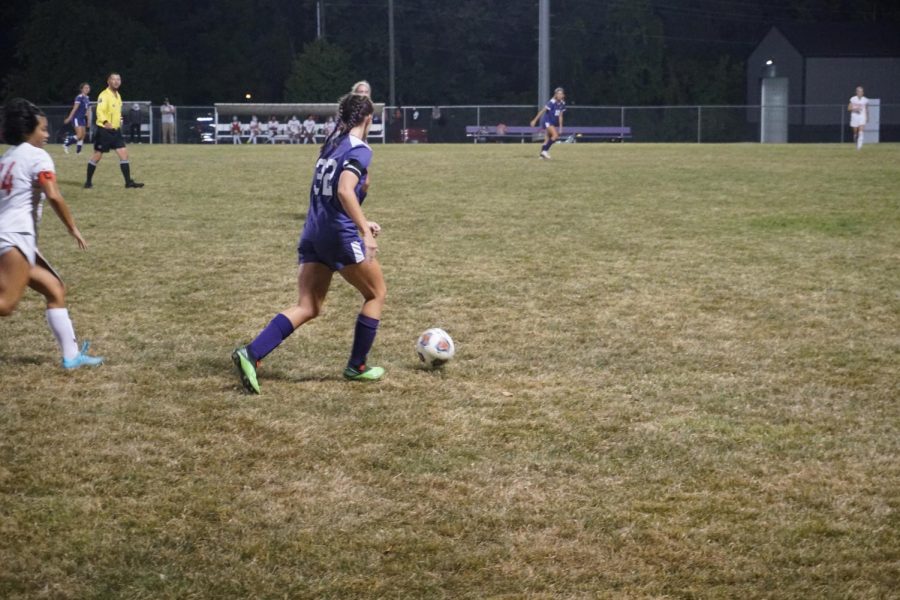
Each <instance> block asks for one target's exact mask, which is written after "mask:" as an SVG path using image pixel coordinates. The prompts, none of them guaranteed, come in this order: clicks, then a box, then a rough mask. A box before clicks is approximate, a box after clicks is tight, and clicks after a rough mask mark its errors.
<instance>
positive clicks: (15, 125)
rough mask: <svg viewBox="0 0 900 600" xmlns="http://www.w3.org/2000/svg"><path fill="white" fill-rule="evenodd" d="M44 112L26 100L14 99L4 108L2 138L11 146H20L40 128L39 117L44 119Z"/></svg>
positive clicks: (1, 116) (1, 126)
mask: <svg viewBox="0 0 900 600" xmlns="http://www.w3.org/2000/svg"><path fill="white" fill-rule="evenodd" d="M43 116H45V115H44V111H42V110H41V109H39V108H38V107H37V106H35V105H34V104H32V103H31V102H29V101H28V100H26V99H25V98H13V99H11V100H10V101H8V102H7V103H6V105H5V106H4V107H3V114H2V115H0V119H2V125H0V137H2V138H3V141H4V142H5V143H7V144H9V145H11V146H18V145H19V144H21V143H22V142H24V141H25V139H26V138H27V137H28V136H30V135H31V134H32V133H33V132H34V130H35V129H36V128H37V126H38V117H43Z"/></svg>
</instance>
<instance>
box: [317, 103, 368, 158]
mask: <svg viewBox="0 0 900 600" xmlns="http://www.w3.org/2000/svg"><path fill="white" fill-rule="evenodd" d="M374 112H375V105H374V104H372V100H371V99H370V98H369V97H368V96H363V95H362V94H353V93H350V94H345V95H344V96H341V99H340V100H339V101H338V111H337V118H336V119H335V127H334V131H332V132H331V135H329V136H328V137H327V138H325V141H324V142H322V151H321V152H320V153H319V155H320V156H321V155H322V154H324V153H325V152H326V150H327V149H328V148H330V146H331V144H332V143H333V141H334V140H336V139H337V138H340V137H342V136H345V135H347V134H348V133H350V130H351V129H353V128H354V127H356V126H357V125H359V124H360V123H362V122H363V121H365V120H366V117H368V116H369V115H371V114H372V113H374Z"/></svg>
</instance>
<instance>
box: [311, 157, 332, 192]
mask: <svg viewBox="0 0 900 600" xmlns="http://www.w3.org/2000/svg"><path fill="white" fill-rule="evenodd" d="M335 171H337V161H336V160H334V159H333V158H327V159H326V158H320V159H319V161H318V162H317V163H316V177H315V183H314V184H313V192H315V194H316V196H323V197H326V198H331V197H332V196H333V195H334V172H335Z"/></svg>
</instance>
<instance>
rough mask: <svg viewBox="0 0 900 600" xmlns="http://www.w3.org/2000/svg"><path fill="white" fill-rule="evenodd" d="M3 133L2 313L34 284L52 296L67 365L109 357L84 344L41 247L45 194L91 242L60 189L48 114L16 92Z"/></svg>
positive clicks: (76, 234)
mask: <svg viewBox="0 0 900 600" xmlns="http://www.w3.org/2000/svg"><path fill="white" fill-rule="evenodd" d="M2 119H3V122H2V124H0V136H2V139H3V141H4V142H5V143H7V144H10V146H11V147H10V148H9V149H8V150H7V151H6V152H5V153H4V154H3V156H2V157H0V317H7V316H9V315H11V314H12V313H13V312H14V311H15V310H16V306H18V304H19V300H21V299H22V295H23V294H24V293H25V287H26V286H27V287H30V288H31V289H33V290H35V291H36V292H38V293H39V294H41V295H42V296H44V298H46V300H47V313H46V314H47V324H48V325H49V326H50V330H51V331H52V332H53V335H54V337H55V338H56V341H57V343H58V344H59V347H60V349H61V350H62V366H63V368H64V369H77V368H79V367H84V366H96V365H99V364H101V363H103V358H101V357H99V356H90V355H89V354H88V353H87V349H88V346H89V345H90V344H89V343H88V342H85V343H84V345H83V346H82V347H81V350H79V349H78V342H77V338H76V337H75V328H74V327H73V325H72V320H71V319H70V318H69V310H68V309H67V308H66V287H65V285H63V282H62V279H61V278H60V276H59V275H58V274H57V272H56V271H55V270H53V267H51V266H50V263H48V262H47V260H46V259H45V258H44V257H43V256H42V255H41V252H40V250H38V247H37V231H38V225H39V224H40V221H41V214H42V212H43V206H44V199H45V198H46V199H47V201H49V202H50V206H52V207H53V210H54V211H56V214H57V216H58V217H59V219H60V220H61V221H62V222H63V223H64V224H65V226H66V229H68V231H69V234H70V235H71V236H72V237H73V238H75V241H76V242H77V243H78V247H79V248H81V249H82V250H84V249H85V248H87V242H85V241H84V238H83V237H81V232H80V231H78V227H77V226H76V225H75V219H74V218H73V217H72V213H71V212H70V211H69V207H68V205H67V204H66V201H65V199H63V196H62V193H60V191H59V185H58V184H57V182H56V169H55V167H54V165H53V159H52V158H50V155H49V154H47V151H46V150H44V146H45V145H46V144H47V140H48V139H49V138H50V133H49V131H48V130H47V117H46V116H45V115H44V113H43V112H42V111H41V110H40V109H39V108H38V107H36V106H35V105H34V104H32V103H31V102H29V101H28V100H25V99H23V98H13V99H12V100H10V101H9V102H7V103H6V106H4V109H3V117H2Z"/></svg>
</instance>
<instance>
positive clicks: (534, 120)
mask: <svg viewBox="0 0 900 600" xmlns="http://www.w3.org/2000/svg"><path fill="white" fill-rule="evenodd" d="M545 112H547V107H546V106H545V107H544V108H542V109H541V110H540V111H539V112H538V114H537V115H535V117H534V118H533V119H532V120H531V126H532V127H534V126H535V124H536V123H537V122H538V119H540V118H541V116H542V115H543V114H544V113H545Z"/></svg>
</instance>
